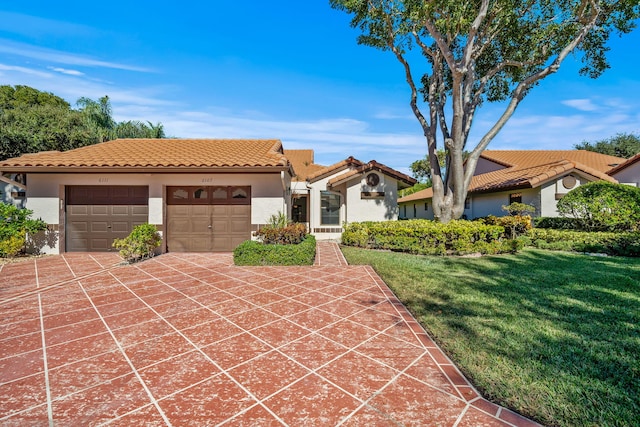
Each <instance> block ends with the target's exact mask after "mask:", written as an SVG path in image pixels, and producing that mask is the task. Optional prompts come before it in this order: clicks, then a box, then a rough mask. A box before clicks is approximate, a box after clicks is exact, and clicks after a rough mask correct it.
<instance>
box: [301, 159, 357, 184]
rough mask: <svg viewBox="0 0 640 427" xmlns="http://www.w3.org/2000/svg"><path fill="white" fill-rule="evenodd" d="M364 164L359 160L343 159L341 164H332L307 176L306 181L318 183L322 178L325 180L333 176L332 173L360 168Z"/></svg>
mask: <svg viewBox="0 0 640 427" xmlns="http://www.w3.org/2000/svg"><path fill="white" fill-rule="evenodd" d="M363 164H364V163H362V162H361V161H360V160H358V159H355V158H353V157H348V158H346V159H344V160H343V161H341V162H338V163H334V164H333V165H331V166H327V167H325V168H323V169H320V170H318V171H316V172H314V173H312V174H311V175H309V176H308V177H307V179H308V180H309V181H310V182H314V181H318V180H320V179H322V178H326V177H327V176H329V175H333V174H334V173H336V172H338V171H340V170H346V169H349V168H351V167H358V166H362V165H363Z"/></svg>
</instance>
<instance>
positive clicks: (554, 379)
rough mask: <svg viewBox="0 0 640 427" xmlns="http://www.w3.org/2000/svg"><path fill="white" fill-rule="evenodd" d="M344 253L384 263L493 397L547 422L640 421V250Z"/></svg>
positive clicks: (397, 288) (412, 306)
mask: <svg viewBox="0 0 640 427" xmlns="http://www.w3.org/2000/svg"><path fill="white" fill-rule="evenodd" d="M342 250H343V252H344V254H345V257H346V258H347V260H348V261H349V263H350V264H370V265H372V266H373V267H374V268H375V270H376V271H377V272H378V274H379V275H380V276H381V277H382V278H383V280H384V281H385V282H386V283H387V284H388V285H389V287H390V288H391V289H392V290H393V291H394V292H395V294H396V295H397V296H398V297H399V298H400V300H401V301H402V302H404V304H405V305H406V306H407V308H408V309H409V310H410V311H411V312H412V313H413V314H414V316H415V317H416V318H417V319H418V321H419V322H420V323H422V325H423V326H424V327H425V329H426V330H427V331H428V332H429V333H430V334H431V336H432V337H433V338H434V339H435V340H436V341H437V342H438V343H439V344H440V346H441V347H442V349H443V350H444V351H445V352H446V353H447V354H448V355H449V356H450V357H451V358H452V359H453V360H454V361H455V363H456V364H457V365H458V366H459V367H460V369H461V370H462V371H463V372H464V373H465V374H466V375H467V377H468V378H469V380H470V381H471V382H472V383H473V384H474V385H475V386H476V387H477V388H478V389H479V390H480V391H481V392H482V393H483V394H484V396H485V397H486V398H488V399H490V400H492V401H494V402H496V403H500V404H502V405H504V406H507V407H509V408H511V409H514V410H516V411H518V412H519V413H521V414H523V415H525V416H528V417H531V418H533V419H535V420H536V421H538V422H540V423H543V424H547V425H558V426H631V425H635V426H638V425H640V259H634V258H613V257H607V258H603V257H591V256H586V255H578V254H572V253H563V252H548V251H541V250H525V251H523V252H522V253H519V254H518V255H508V256H507V255H503V256H490V257H483V258H458V257H449V258H447V257H425V256H416V255H408V254H401V253H394V252H381V251H371V250H365V249H357V248H351V247H343V248H342Z"/></svg>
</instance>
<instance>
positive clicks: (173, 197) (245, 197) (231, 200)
mask: <svg viewBox="0 0 640 427" xmlns="http://www.w3.org/2000/svg"><path fill="white" fill-rule="evenodd" d="M167 204H168V205H194V204H199V205H249V204H251V187H167Z"/></svg>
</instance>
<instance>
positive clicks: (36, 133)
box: [0, 86, 100, 159]
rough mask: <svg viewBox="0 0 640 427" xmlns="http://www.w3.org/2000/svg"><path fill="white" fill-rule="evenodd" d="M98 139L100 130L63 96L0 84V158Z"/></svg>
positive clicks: (79, 144)
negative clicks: (87, 120)
mask: <svg viewBox="0 0 640 427" xmlns="http://www.w3.org/2000/svg"><path fill="white" fill-rule="evenodd" d="M97 142H100V137H99V133H97V132H96V131H95V129H93V128H92V127H91V126H89V125H88V124H87V123H86V121H85V120H84V118H83V115H82V113H80V112H79V111H75V110H72V109H71V107H70V105H69V104H68V103H67V102H66V101H64V100H63V99H62V98H60V97H57V96H55V95H53V94H51V93H47V92H41V91H38V90H36V89H33V88H30V87H28V86H16V87H15V88H13V87H11V86H0V159H7V158H10V157H16V156H19V155H21V154H24V153H34V152H38V151H48V150H59V151H64V150H69V149H72V148H77V147H82V146H84V145H89V144H95V143H97Z"/></svg>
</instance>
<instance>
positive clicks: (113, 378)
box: [0, 246, 534, 426]
mask: <svg viewBox="0 0 640 427" xmlns="http://www.w3.org/2000/svg"><path fill="white" fill-rule="evenodd" d="M332 253H333V254H334V255H333V256H332V255H331V254H332ZM321 254H323V255H322V256H321V262H320V265H316V266H313V267H278V268H275V267H260V268H259V267H235V266H233V265H232V258H231V254H222V255H220V254H166V255H162V256H159V257H156V258H154V259H152V260H149V261H145V262H142V263H138V264H135V265H119V262H120V259H119V258H118V257H117V255H114V254H71V253H70V254H65V255H59V256H50V257H45V258H39V259H35V260H31V261H24V262H19V263H14V264H6V265H3V266H0V313H1V321H0V328H1V331H2V333H1V335H0V372H1V374H0V425H3V426H4V425H20V426H22V425H56V426H65V425H70V426H78V425H83V426H85V425H122V426H136V425H140V426H143V425H144V426H150V425H151V426H155V425H157V426H165V425H167V426H168V425H174V426H178V425H194V426H200V425H225V426H227V425H229V426H233V425H238V426H240V425H246V426H271V425H273V426H282V425H286V426H303V425H309V426H325V425H326V426H333V425H343V426H374V425H376V426H378V425H379V426H401V425H419V426H427V425H442V426H478V425H491V426H493V425H496V426H497V425H503V426H506V425H518V426H520V425H534V423H532V422H530V421H528V420H526V419H524V418H522V417H519V416H518V415H516V414H514V413H512V412H510V411H507V410H505V409H502V408H500V407H498V406H496V405H494V404H492V403H489V402H487V401H486V400H484V399H482V398H481V397H479V396H478V394H477V393H476V391H475V390H474V389H473V388H472V387H471V386H470V384H469V383H468V382H467V381H466V379H465V378H464V377H463V376H462V375H461V374H460V373H459V372H458V370H457V369H456V367H455V366H454V365H452V364H451V362H450V361H449V359H447V358H446V357H445V356H444V354H443V353H442V352H441V351H440V349H439V348H438V347H437V346H436V345H434V343H433V342H432V341H431V340H430V339H429V337H428V336H427V334H426V333H425V332H424V330H423V329H422V328H421V327H420V326H419V325H418V324H417V323H416V322H415V320H414V319H413V318H412V317H411V315H409V313H408V312H407V311H406V310H405V308H404V307H403V306H402V305H401V304H400V303H399V301H398V300H397V299H396V298H395V297H394V295H393V294H392V293H391V292H390V291H389V289H388V288H387V286H386V285H385V284H384V283H383V282H382V280H380V278H379V277H378V276H377V275H376V274H375V272H374V271H373V269H371V268H370V267H365V266H346V265H344V262H343V259H340V256H341V254H339V251H336V250H335V248H332V247H331V246H323V247H322V252H321ZM334 261H335V262H334Z"/></svg>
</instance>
